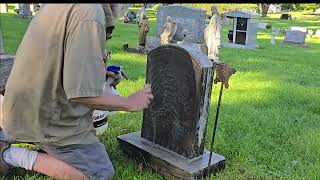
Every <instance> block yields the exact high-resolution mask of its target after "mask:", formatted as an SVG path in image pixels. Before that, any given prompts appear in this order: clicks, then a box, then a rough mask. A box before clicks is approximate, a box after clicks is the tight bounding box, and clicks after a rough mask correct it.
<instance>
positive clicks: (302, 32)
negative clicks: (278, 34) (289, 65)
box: [283, 27, 307, 45]
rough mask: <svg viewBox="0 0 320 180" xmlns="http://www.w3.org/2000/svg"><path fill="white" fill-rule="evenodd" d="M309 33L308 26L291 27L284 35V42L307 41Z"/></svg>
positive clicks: (297, 42) (300, 42) (296, 42)
mask: <svg viewBox="0 0 320 180" xmlns="http://www.w3.org/2000/svg"><path fill="white" fill-rule="evenodd" d="M306 34H307V28H304V27H290V28H289V29H288V30H287V32H286V36H285V37H284V40H283V41H284V42H286V43H292V44H301V45H303V44H304V43H305V38H306Z"/></svg>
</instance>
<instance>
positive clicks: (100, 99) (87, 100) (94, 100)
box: [71, 85, 153, 112]
mask: <svg viewBox="0 0 320 180" xmlns="http://www.w3.org/2000/svg"><path fill="white" fill-rule="evenodd" d="M152 99H153V95H152V93H151V86H150V85H146V87H145V88H144V89H142V90H140V91H137V92H136V93H134V94H132V95H130V96H128V97H127V98H124V97H121V96H114V95H112V94H111V93H104V94H102V95H101V96H97V97H81V98H73V99H71V101H72V102H76V103H80V104H83V105H86V106H89V107H91V108H93V109H96V110H103V111H129V112H135V111H142V110H143V109H146V108H148V106H149V104H150V101H151V100H152Z"/></svg>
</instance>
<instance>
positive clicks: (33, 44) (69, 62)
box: [1, 4, 106, 145]
mask: <svg viewBox="0 0 320 180" xmlns="http://www.w3.org/2000/svg"><path fill="white" fill-rule="evenodd" d="M105 39H106V38H105V17H104V12H103V9H102V7H101V5H100V4H65V5H62V4H58V5H55V4H50V5H44V6H43V7H42V8H41V10H40V11H39V12H38V14H37V15H36V16H35V17H34V19H33V20H32V21H31V23H30V25H29V28H28V30H27V32H26V33H25V35H24V38H23V40H22V42H21V44H20V47H19V49H18V50H17V54H16V60H15V63H14V66H13V69H12V71H11V74H10V77H9V79H8V82H7V86H6V94H5V98H4V105H3V106H4V107H3V116H4V117H3V121H2V122H1V123H2V125H1V127H3V128H4V129H6V130H7V131H8V132H9V133H10V134H11V135H12V136H13V137H14V138H16V139H17V140H18V141H22V142H39V143H52V144H56V145H68V144H91V143H96V142H98V139H97V137H96V136H95V130H94V128H93V127H92V121H91V114H92V110H90V109H89V108H88V107H85V106H82V105H79V104H75V103H71V102H70V101H69V99H70V98H76V97H87V96H88V97H90V96H98V95H100V94H101V93H102V85H103V82H104V80H105V75H104V65H103V61H102V56H103V54H104V48H105Z"/></svg>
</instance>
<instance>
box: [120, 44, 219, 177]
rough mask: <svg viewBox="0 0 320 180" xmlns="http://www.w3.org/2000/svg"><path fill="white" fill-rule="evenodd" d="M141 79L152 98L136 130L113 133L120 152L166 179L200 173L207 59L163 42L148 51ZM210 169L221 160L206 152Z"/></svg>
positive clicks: (205, 164) (202, 169)
mask: <svg viewBox="0 0 320 180" xmlns="http://www.w3.org/2000/svg"><path fill="white" fill-rule="evenodd" d="M147 59H148V62H147V77H146V83H149V84H151V87H152V93H153V95H154V99H153V101H152V102H151V104H150V107H149V108H148V109H147V110H145V111H144V113H143V123H142V130H141V132H133V133H129V134H125V135H121V136H118V141H119V144H120V147H121V148H122V150H123V151H124V153H125V154H127V155H129V156H133V157H134V158H136V159H137V160H138V161H142V162H146V164H147V166H149V167H151V168H152V169H155V170H156V171H157V172H158V173H160V174H162V175H163V176H165V177H167V178H175V179H199V178H201V177H203V176H205V175H206V173H207V172H206V170H207V167H208V162H209V154H210V153H209V152H208V151H207V150H205V149H204V143H205V136H206V128H207V122H208V117H209V107H210V96H211V88H212V81H213V63H212V62H211V60H210V59H209V58H208V57H207V56H206V55H205V54H203V53H202V52H200V51H199V50H198V49H196V48H194V47H192V46H189V45H173V44H169V45H163V46H160V47H158V48H155V49H153V50H152V51H150V52H149V53H148V57H147ZM211 157H212V161H211V164H210V170H211V172H216V171H218V170H221V169H223V168H224V161H225V158H224V157H223V156H220V155H218V154H215V153H213V154H212V156H211Z"/></svg>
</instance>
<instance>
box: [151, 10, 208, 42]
mask: <svg viewBox="0 0 320 180" xmlns="http://www.w3.org/2000/svg"><path fill="white" fill-rule="evenodd" d="M205 15H206V12H205V11H204V10H200V9H195V8H191V7H187V6H183V5H168V6H160V7H159V8H158V12H157V29H156V31H157V36H158V37H159V36H160V34H161V33H162V27H163V25H164V24H165V23H166V19H167V16H171V17H172V18H173V20H174V21H175V22H176V23H177V32H176V34H175V35H174V37H173V39H174V40H176V41H181V40H182V39H183V37H184V36H183V30H187V31H188V32H189V33H190V34H189V36H190V39H191V42H193V43H204V29H205V25H206V16H205Z"/></svg>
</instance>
